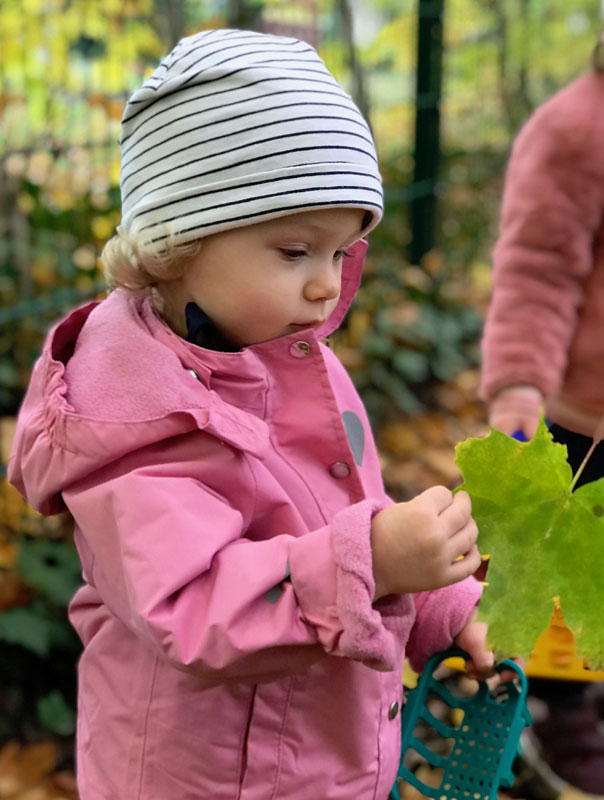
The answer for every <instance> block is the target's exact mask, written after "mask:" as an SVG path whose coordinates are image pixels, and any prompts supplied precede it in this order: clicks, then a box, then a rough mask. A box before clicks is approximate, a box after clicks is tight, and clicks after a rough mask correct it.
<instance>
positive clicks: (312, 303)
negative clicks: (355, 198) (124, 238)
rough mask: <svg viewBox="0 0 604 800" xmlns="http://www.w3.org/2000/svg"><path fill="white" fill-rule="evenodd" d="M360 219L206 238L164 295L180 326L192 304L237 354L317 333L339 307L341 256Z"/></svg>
mask: <svg viewBox="0 0 604 800" xmlns="http://www.w3.org/2000/svg"><path fill="white" fill-rule="evenodd" d="M364 214H365V212H364V211H363V210H361V209H356V208H355V209H352V208H337V209H328V210H318V211H305V212H302V213H299V214H292V215H289V216H287V217H282V218H278V219H273V220H269V221H268V222H260V223H257V224H256V225H248V226H245V227H243V228H236V229H234V230H232V231H224V232H221V233H216V234H214V235H212V236H208V237H207V238H206V239H204V240H203V242H202V246H201V250H200V252H199V254H198V255H197V256H196V257H195V258H194V260H193V261H192V262H191V264H190V266H189V267H188V269H187V270H186V272H185V274H184V276H183V277H182V278H180V279H179V280H178V281H172V282H171V285H170V286H169V288H168V287H165V288H168V294H166V292H162V294H164V297H165V299H166V300H167V302H168V305H169V306H171V308H172V310H173V311H175V310H176V309H178V312H177V313H178V314H179V316H180V317H181V318H184V308H185V305H186V303H187V302H189V301H193V302H195V303H197V305H198V306H199V307H200V308H201V309H203V311H204V312H205V313H206V314H207V315H208V317H209V318H210V319H211V320H212V322H213V323H214V325H215V326H216V328H217V329H218V331H219V332H220V333H221V334H222V336H224V337H225V338H226V339H228V340H229V341H230V342H232V343H233V344H234V345H236V346H239V347H245V346H247V345H251V344H257V343H258V342H265V341H268V340H269V339H275V338H277V337H279V336H285V335H287V334H289V333H294V332H295V331H296V330H300V329H302V328H307V327H313V328H317V327H319V325H321V324H322V323H323V322H324V321H325V320H326V319H327V318H328V317H329V315H330V314H331V313H332V311H333V310H334V308H335V307H336V304H337V302H338V298H339V296H340V286H341V278H342V258H343V255H344V251H345V250H346V248H347V247H348V246H349V245H351V244H352V243H353V242H355V241H356V240H357V239H358V238H359V233H360V231H361V228H362V220H363V217H364ZM172 320H174V317H173V316H172ZM181 324H182V323H181Z"/></svg>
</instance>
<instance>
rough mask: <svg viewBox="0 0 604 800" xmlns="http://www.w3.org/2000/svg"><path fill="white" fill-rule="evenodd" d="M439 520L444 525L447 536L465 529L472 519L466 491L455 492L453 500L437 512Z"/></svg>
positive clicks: (469, 501)
mask: <svg viewBox="0 0 604 800" xmlns="http://www.w3.org/2000/svg"><path fill="white" fill-rule="evenodd" d="M439 517H440V521H441V522H442V524H443V525H444V526H445V528H446V530H447V532H448V534H449V536H454V535H455V534H456V533H458V532H459V531H461V530H462V529H465V527H466V526H467V524H468V522H469V521H470V520H472V501H471V500H470V495H469V494H468V493H467V492H457V494H456V495H454V497H453V502H452V503H451V504H450V505H449V506H447V508H445V509H444V510H443V511H441V513H440V514H439Z"/></svg>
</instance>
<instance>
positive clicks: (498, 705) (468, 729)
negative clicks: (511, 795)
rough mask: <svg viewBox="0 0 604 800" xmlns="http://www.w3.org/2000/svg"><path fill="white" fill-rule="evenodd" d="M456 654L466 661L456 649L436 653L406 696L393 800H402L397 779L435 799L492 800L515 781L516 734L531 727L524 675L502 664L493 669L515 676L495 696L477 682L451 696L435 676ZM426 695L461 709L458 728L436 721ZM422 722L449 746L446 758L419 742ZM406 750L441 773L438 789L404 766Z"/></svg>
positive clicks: (512, 665)
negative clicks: (473, 687) (466, 691)
mask: <svg viewBox="0 0 604 800" xmlns="http://www.w3.org/2000/svg"><path fill="white" fill-rule="evenodd" d="M455 656H456V657H461V658H463V659H464V660H468V659H469V656H468V654H467V653H465V652H464V651H463V650H459V649H458V648H452V649H450V650H447V651H446V652H444V653H437V654H436V655H434V656H432V658H431V659H430V660H429V661H428V663H427V664H426V666H425V667H424V670H423V672H422V674H421V677H420V679H419V682H418V684H417V687H416V688H415V689H413V690H412V691H411V692H409V696H408V698H407V702H406V704H405V708H404V711H403V714H402V721H401V725H402V741H401V762H400V766H399V771H398V775H397V779H396V782H395V784H394V787H393V789H392V793H391V798H394V800H401V798H400V794H399V791H398V780H399V778H402V779H403V780H404V781H407V783H409V784H411V785H412V786H414V787H415V788H416V789H417V790H418V791H419V792H421V793H422V794H423V795H425V796H426V797H432V798H434V800H495V796H496V793H497V790H498V788H499V787H500V786H511V785H512V783H513V781H514V774H513V772H512V763H513V761H514V758H515V756H516V753H517V751H518V742H519V739H520V734H521V733H522V729H523V728H524V727H525V726H526V725H530V724H531V717H530V714H529V712H528V709H527V707H526V693H527V680H526V676H525V675H524V672H523V671H522V669H521V668H520V667H519V666H518V664H516V663H515V662H514V661H510V660H506V661H503V662H502V663H501V664H498V665H497V668H496V669H497V670H498V671H499V672H501V671H502V670H513V671H514V672H515V673H516V677H515V679H514V680H513V681H509V682H506V683H503V684H500V685H499V686H498V687H497V688H496V689H495V691H494V692H493V693H492V692H491V690H490V689H489V687H488V685H487V683H486V681H479V682H478V691H477V692H476V694H474V695H472V696H471V697H455V696H454V695H453V694H452V693H451V692H450V691H449V690H448V689H447V687H446V686H445V685H444V684H443V683H442V682H441V681H439V680H437V679H436V678H435V677H434V671H435V670H436V668H437V667H438V666H439V665H440V664H441V662H442V661H444V660H445V659H447V658H451V657H455ZM430 692H432V693H433V694H434V695H436V696H437V697H438V698H440V700H442V701H443V702H444V703H445V705H446V706H448V707H449V709H454V708H459V709H461V710H462V711H463V719H462V720H461V722H460V724H459V725H458V726H457V727H454V726H452V725H449V724H447V723H446V722H443V721H442V720H440V719H437V718H436V717H435V716H434V714H432V713H431V712H430V711H429V709H428V708H427V705H426V701H427V699H428V695H429V693H430ZM420 719H421V720H423V721H424V723H426V724H427V725H429V726H430V727H431V728H433V729H434V731H435V732H436V734H437V735H438V737H441V738H442V740H443V742H442V744H443V745H450V752H449V754H448V755H447V756H444V755H440V754H438V753H435V752H433V751H432V750H430V749H429V748H428V747H427V745H426V744H425V743H424V741H421V740H420V739H419V738H417V736H416V735H415V734H416V727H417V725H418V722H419V721H420ZM438 737H437V738H438ZM444 740H449V741H448V742H446V741H444ZM410 749H413V750H415V751H416V753H417V754H418V755H419V756H421V757H422V759H423V760H425V761H426V762H427V763H428V764H429V765H430V766H431V767H434V768H437V769H441V770H442V771H443V774H442V779H441V781H440V784H439V785H438V786H436V787H435V786H428V784H426V783H424V782H423V781H421V780H419V778H418V777H417V775H416V774H415V773H414V772H412V771H411V770H410V769H409V768H408V767H406V766H405V764H404V763H403V762H404V760H405V757H406V755H407V753H408V751H409V750H410ZM435 774H436V773H435Z"/></svg>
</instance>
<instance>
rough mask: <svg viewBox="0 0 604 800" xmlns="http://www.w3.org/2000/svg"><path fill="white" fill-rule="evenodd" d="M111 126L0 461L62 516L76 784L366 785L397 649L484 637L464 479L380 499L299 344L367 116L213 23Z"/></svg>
mask: <svg viewBox="0 0 604 800" xmlns="http://www.w3.org/2000/svg"><path fill="white" fill-rule="evenodd" d="M121 146H122V178H121V191H122V199H123V218H122V224H121V226H120V228H119V229H118V234H117V236H116V237H115V238H114V239H113V240H111V241H110V242H109V243H108V244H107V247H106V249H105V251H104V254H103V261H104V265H105V270H106V274H107V277H108V281H109V283H110V285H111V286H112V287H116V288H115V289H114V291H112V292H111V293H110V295H109V296H108V298H107V299H106V300H104V301H102V302H100V303H91V304H89V305H87V306H86V307H84V308H81V309H79V310H77V311H74V312H73V313H72V314H71V315H70V316H68V317H67V319H65V320H64V321H63V322H61V323H60V324H59V325H58V326H57V327H56V328H55V329H54V330H53V331H52V332H51V334H50V336H49V340H48V343H47V344H46V347H45V349H44V352H43V355H42V357H41V359H40V361H39V362H38V364H37V365H36V368H35V370H34V374H33V376H32V381H31V385H30V388H29V390H28V393H27V396H26V399H25V401H24V404H23V407H22V410H21V413H20V416H19V421H18V426H17V434H16V438H15V441H14V446H13V452H12V457H11V461H10V466H9V475H10V480H11V481H12V482H13V483H14V484H15V485H16V486H17V487H18V488H19V490H20V491H21V492H22V493H23V494H24V495H25V496H26V497H27V498H28V500H29V501H30V502H31V503H32V504H33V505H34V506H35V507H36V508H38V509H39V510H40V511H42V513H45V514H51V513H55V512H59V511H63V510H65V509H68V510H69V511H70V512H71V514H72V515H73V517H74V520H75V537H76V543H77V547H78V550H79V553H80V556H81V560H82V565H83V574H84V580H85V584H84V586H83V587H82V588H81V589H80V590H79V591H78V593H77V594H76V596H75V598H74V600H73V602H72V604H71V608H70V617H71V620H72V622H73V624H74V626H75V627H76V629H77V631H78V633H79V635H80V636H81V639H82V641H83V643H84V652H83V655H82V658H81V662H80V666H79V710H78V734H77V737H78V774H79V786H80V792H81V800H124V799H125V798H128V799H129V800H130V799H131V800H134V798H138V800H227V798H228V800H233V798H241V800H252V798H255V799H256V800H260V799H262V800H268V799H269V798H272V800H286V799H287V800H308V799H309V798H313V799H314V800H340V799H341V800H343V799H344V798H346V800H350V798H358V800H361V799H362V798H367V800H368V799H369V798H376V800H385V799H386V798H387V797H388V794H389V791H390V788H391V786H392V784H393V781H394V777H395V774H396V770H397V764H398V759H399V746H400V730H399V728H400V719H399V713H400V706H401V702H402V687H401V670H402V663H403V658H404V656H405V652H406V653H407V654H408V656H409V658H410V659H411V663H412V664H413V666H414V667H415V668H416V669H421V667H422V665H423V664H424V662H425V661H426V659H427V657H428V656H429V655H430V654H431V653H433V652H434V651H437V650H441V649H443V648H446V647H448V646H449V645H450V644H451V643H452V642H453V641H455V642H457V643H458V644H459V645H460V646H461V647H463V648H465V649H466V650H467V651H468V652H469V654H470V656H471V661H470V662H469V663H470V671H471V672H473V673H474V674H477V675H484V674H486V673H487V672H488V670H489V669H490V667H491V665H492V654H491V653H489V652H488V651H487V650H486V647H485V628H484V626H483V625H480V624H478V623H476V622H474V610H473V609H474V608H475V606H476V603H477V601H478V598H479V594H480V589H479V584H478V583H477V582H476V581H475V580H474V579H473V578H471V577H469V576H471V575H472V573H474V571H475V570H476V569H477V567H478V566H479V563H480V557H479V554H478V551H477V549H476V544H475V540H476V534H477V532H476V526H475V523H474V522H473V520H472V518H471V515H470V502H469V498H468V496H467V495H466V494H464V493H459V494H457V495H456V496H455V497H452V495H451V493H450V492H449V490H448V489H446V488H444V487H442V486H441V487H435V488H433V489H431V490H428V491H427V492H424V493H423V494H421V495H420V496H419V497H417V498H415V499H414V500H412V501H411V502H408V503H402V504H396V505H395V504H392V503H391V501H390V500H389V499H388V498H387V496H386V495H385V493H384V488H383V485H382V479H381V475H380V469H379V462H378V457H377V454H376V450H375V445H374V442H373V439H372V436H371V432H370V428H369V424H368V421H367V417H366V415H365V412H364V410H363V406H362V404H361V401H360V399H359V397H358V395H357V393H356V392H355V390H354V388H353V386H352V384H351V382H350V380H349V378H348V377H347V375H346V373H345V371H344V369H343V367H342V366H341V364H340V363H339V362H338V360H337V359H336V357H335V356H334V354H333V353H332V352H331V351H330V350H329V349H328V348H327V347H326V346H325V345H324V344H322V343H321V340H322V339H323V338H325V337H326V336H328V335H329V334H330V333H331V332H332V331H333V330H334V329H335V328H336V327H337V325H338V324H339V322H340V321H341V319H342V317H343V316H344V314H345V313H346V310H347V309H348V306H349V304H350V302H351V300H352V297H353V295H354V293H355V291H356V288H357V286H358V283H359V280H360V274H361V265H362V259H363V254H364V251H365V247H366V245H365V243H364V242H363V241H361V237H362V236H364V235H365V234H367V233H368V232H369V231H370V230H371V229H372V228H374V227H375V225H377V224H378V222H379V220H380V217H381V214H382V194H381V183H380V176H379V172H378V165H377V160H376V154H375V149H374V145H373V142H372V139H371V136H370V133H369V130H368V128H367V125H366V123H365V122H364V120H363V119H362V117H361V115H360V113H359V111H358V110H357V108H356V107H355V105H354V104H353V102H352V101H351V99H350V98H349V97H348V95H347V94H346V93H345V92H344V91H343V90H342V89H341V88H340V86H339V85H338V84H337V83H336V82H335V80H334V79H333V78H332V76H331V75H330V73H329V72H328V71H327V69H326V68H325V66H324V65H323V63H322V62H321V60H320V59H319V57H318V56H317V54H316V52H315V51H314V50H313V49H312V48H311V47H309V46H308V45H307V44H305V43H304V42H301V41H297V40H294V39H287V38H281V37H276V36H268V35H262V34H258V33H250V32H244V31H234V30H223V31H218V30H215V31H205V32H202V33H200V34H197V35H195V36H191V37H189V38H186V39H183V40H182V41H181V42H180V43H179V44H178V45H177V46H176V48H175V49H174V51H173V52H172V53H170V54H169V55H168V56H167V58H165V59H164V60H163V61H162V63H161V64H160V65H159V67H158V68H157V70H156V72H155V73H154V75H152V76H151V77H150V78H149V79H148V80H147V81H146V83H145V84H144V86H143V87H142V88H141V89H140V90H139V91H137V92H135V93H134V95H133V96H132V97H131V99H130V100H129V102H128V104H127V106H126V109H125V112H124V117H123V136H122V141H121ZM443 587H444V588H443Z"/></svg>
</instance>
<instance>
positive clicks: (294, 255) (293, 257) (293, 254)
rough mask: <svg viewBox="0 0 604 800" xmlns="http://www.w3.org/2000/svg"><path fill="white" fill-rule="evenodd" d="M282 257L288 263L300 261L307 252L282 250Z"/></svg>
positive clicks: (284, 248)
mask: <svg viewBox="0 0 604 800" xmlns="http://www.w3.org/2000/svg"><path fill="white" fill-rule="evenodd" d="M281 255H283V256H284V257H285V258H286V259H287V260H288V261H298V260H299V259H301V258H303V257H304V256H305V255H306V250H290V249H289V248H286V247H283V248H281Z"/></svg>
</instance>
